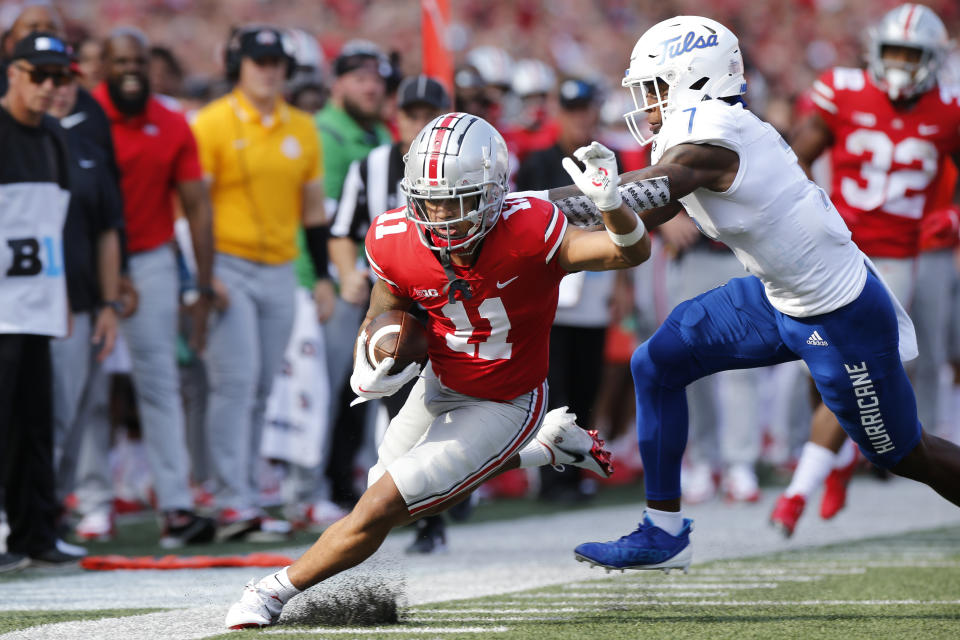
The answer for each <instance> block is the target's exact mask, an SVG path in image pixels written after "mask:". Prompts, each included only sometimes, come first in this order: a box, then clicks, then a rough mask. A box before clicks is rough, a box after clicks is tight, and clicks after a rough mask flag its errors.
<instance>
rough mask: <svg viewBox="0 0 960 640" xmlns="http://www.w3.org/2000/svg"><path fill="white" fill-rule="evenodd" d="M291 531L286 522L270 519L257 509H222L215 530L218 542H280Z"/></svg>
mask: <svg viewBox="0 0 960 640" xmlns="http://www.w3.org/2000/svg"><path fill="white" fill-rule="evenodd" d="M292 531H293V525H291V524H290V523H289V522H288V521H286V520H278V519H276V518H271V517H270V516H268V515H267V514H266V513H264V512H262V511H260V510H259V509H224V510H223V511H222V512H221V513H220V524H219V527H218V528H217V533H216V539H217V541H218V542H225V541H227V540H245V541H247V542H282V541H283V540H285V539H286V538H287V537H288V536H289V535H290V533H291V532H292Z"/></svg>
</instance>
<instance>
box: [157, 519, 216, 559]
mask: <svg viewBox="0 0 960 640" xmlns="http://www.w3.org/2000/svg"><path fill="white" fill-rule="evenodd" d="M216 531H217V525H216V523H215V522H214V520H213V518H206V517H203V516H198V515H197V514H195V513H194V512H192V511H186V510H184V509H177V510H175V511H167V512H166V513H164V514H163V534H162V535H161V536H160V546H161V547H163V548H164V549H176V548H179V547H182V546H184V545H188V544H200V543H206V542H213V537H214V534H215V533H216Z"/></svg>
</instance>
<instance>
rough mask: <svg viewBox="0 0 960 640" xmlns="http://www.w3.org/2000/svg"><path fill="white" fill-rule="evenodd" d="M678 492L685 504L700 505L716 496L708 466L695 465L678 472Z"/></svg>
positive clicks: (711, 473)
mask: <svg viewBox="0 0 960 640" xmlns="http://www.w3.org/2000/svg"><path fill="white" fill-rule="evenodd" d="M680 492H681V494H683V501H684V502H685V503H686V504H701V503H703V502H707V501H709V500H713V497H714V496H715V495H716V494H717V485H716V483H715V482H714V481H713V470H712V469H711V468H710V465H708V464H703V463H695V464H691V465H688V466H685V467H684V468H683V469H682V470H681V471H680Z"/></svg>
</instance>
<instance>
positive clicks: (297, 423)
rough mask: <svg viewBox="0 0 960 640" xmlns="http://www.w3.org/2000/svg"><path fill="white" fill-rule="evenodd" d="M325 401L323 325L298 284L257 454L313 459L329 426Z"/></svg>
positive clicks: (301, 461) (307, 463)
mask: <svg viewBox="0 0 960 640" xmlns="http://www.w3.org/2000/svg"><path fill="white" fill-rule="evenodd" d="M329 405H330V379H329V376H328V375H327V356H326V343H325V340H324V332H323V328H322V327H321V326H320V323H318V322H317V312H316V307H315V306H314V303H313V298H312V297H311V296H310V292H309V291H307V290H306V289H304V288H302V287H298V288H297V306H296V315H295V317H294V321H293V332H292V333H291V334H290V342H289V343H288V344H287V350H286V352H285V353H284V355H283V365H282V367H281V370H280V373H279V374H277V377H276V378H275V379H274V381H273V389H271V391H270V397H269V398H268V399H267V409H266V414H265V416H264V422H265V424H264V429H263V441H262V442H261V445H260V454H261V455H262V456H263V457H264V458H272V459H277V460H285V461H287V462H290V463H293V464H297V465H300V466H302V467H308V468H310V467H316V466H317V465H319V464H320V460H321V456H320V447H321V445H322V443H323V442H324V441H325V439H326V436H327V429H328V428H329Z"/></svg>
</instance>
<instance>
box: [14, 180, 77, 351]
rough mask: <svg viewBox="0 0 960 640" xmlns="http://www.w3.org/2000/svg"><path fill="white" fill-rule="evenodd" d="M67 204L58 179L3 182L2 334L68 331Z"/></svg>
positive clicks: (49, 333) (56, 334)
mask: <svg viewBox="0 0 960 640" xmlns="http://www.w3.org/2000/svg"><path fill="white" fill-rule="evenodd" d="M69 202H70V193H69V192H68V191H66V190H64V189H62V188H60V187H59V186H58V185H57V184H56V183H55V182H20V183H14V184H3V185H0V333H30V334H36V335H44V336H53V337H62V336H65V335H66V333H67V285H66V278H65V276H64V265H63V222H64V220H65V219H66V217H67V205H68V204H69ZM79 240H80V241H81V242H82V241H85V240H84V239H82V238H80V239H79Z"/></svg>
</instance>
